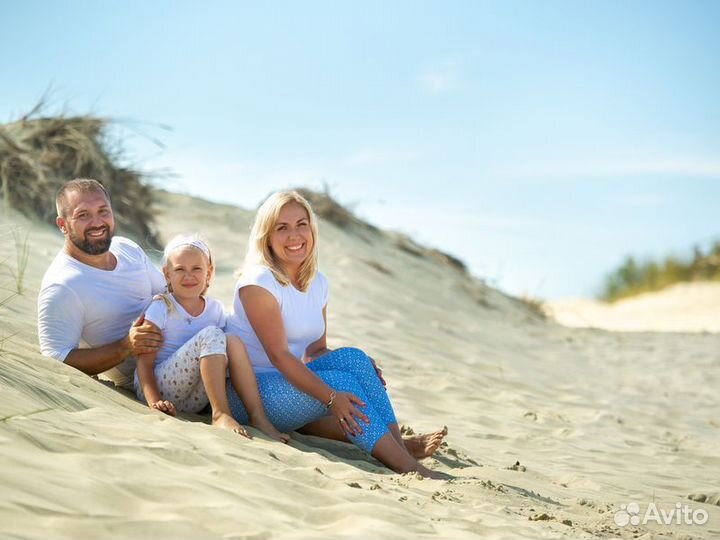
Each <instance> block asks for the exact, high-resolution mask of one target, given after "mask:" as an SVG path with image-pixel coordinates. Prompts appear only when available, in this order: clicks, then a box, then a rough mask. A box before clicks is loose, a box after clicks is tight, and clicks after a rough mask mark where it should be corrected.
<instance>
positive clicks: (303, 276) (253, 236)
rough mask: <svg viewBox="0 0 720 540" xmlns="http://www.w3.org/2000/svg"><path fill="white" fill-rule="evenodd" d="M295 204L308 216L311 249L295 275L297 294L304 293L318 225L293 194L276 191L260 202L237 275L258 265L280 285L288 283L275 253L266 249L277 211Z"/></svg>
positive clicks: (310, 277)
mask: <svg viewBox="0 0 720 540" xmlns="http://www.w3.org/2000/svg"><path fill="white" fill-rule="evenodd" d="M293 202H294V203H297V204H299V205H300V206H302V207H303V208H304V209H305V211H306V212H307V215H308V224H309V225H310V232H311V234H312V237H313V245H312V250H311V251H310V253H309V254H308V256H307V257H306V258H305V260H304V261H303V262H302V264H301V265H300V270H299V272H298V286H299V288H300V290H301V291H303V292H304V291H306V290H307V288H308V287H309V286H310V283H311V282H312V280H313V278H314V277H315V274H316V273H317V267H318V248H317V239H318V226H317V217H316V216H315V212H313V210H312V207H311V206H310V203H308V202H307V200H305V198H304V197H303V196H302V195H300V194H299V193H298V192H297V191H278V192H277V193H273V194H272V195H270V197H268V198H267V199H266V200H265V202H264V203H262V205H261V206H260V208H258V211H257V214H256V215H255V222H254V223H253V226H252V230H251V231H250V238H249V239H248V248H247V254H246V255H245V262H244V264H243V267H242V268H241V269H240V270H239V272H238V273H242V269H243V268H248V267H250V266H255V265H258V264H259V265H262V266H266V267H267V268H269V269H270V271H271V272H272V273H273V276H275V279H276V280H277V281H278V282H279V283H280V284H281V285H283V286H286V285H288V284H290V282H291V279H290V276H288V275H287V274H285V271H284V270H283V269H282V267H281V266H280V264H279V262H278V260H277V259H276V257H275V254H274V253H273V252H272V248H271V247H270V234H271V233H272V232H273V229H274V228H275V225H276V224H277V220H278V216H279V215H280V211H281V210H282V209H283V208H284V207H285V206H286V205H287V204H289V203H293Z"/></svg>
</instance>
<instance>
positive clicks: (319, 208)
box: [295, 187, 379, 232]
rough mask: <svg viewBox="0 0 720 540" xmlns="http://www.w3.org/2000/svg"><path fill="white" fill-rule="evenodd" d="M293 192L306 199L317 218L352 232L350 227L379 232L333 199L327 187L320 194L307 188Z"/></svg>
mask: <svg viewBox="0 0 720 540" xmlns="http://www.w3.org/2000/svg"><path fill="white" fill-rule="evenodd" d="M295 191H297V192H298V193H299V194H300V195H302V196H303V197H304V198H305V199H307V201H308V202H309V203H310V206H312V209H313V210H314V211H315V213H316V214H317V215H318V216H320V217H321V218H323V219H325V220H326V221H329V222H330V223H333V224H334V225H337V226H338V227H340V228H341V229H346V230H350V231H351V232H352V226H356V227H359V228H360V229H365V230H369V231H373V232H379V229H378V228H377V227H375V226H374V225H370V224H369V223H367V222H366V221H363V220H362V219H360V218H358V217H357V216H356V215H355V214H353V213H352V212H351V211H350V210H348V209H347V208H345V207H344V206H342V205H341V204H340V203H339V202H337V201H336V200H335V199H333V198H332V196H331V195H330V192H329V190H328V188H327V187H326V188H325V191H323V192H322V193H320V192H317V191H312V190H310V189H307V188H296V189H295Z"/></svg>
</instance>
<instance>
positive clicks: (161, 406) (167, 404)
mask: <svg viewBox="0 0 720 540" xmlns="http://www.w3.org/2000/svg"><path fill="white" fill-rule="evenodd" d="M150 408H151V409H156V410H158V411H160V412H164V413H165V414H167V415H169V416H175V405H173V402H172V401H168V400H167V399H160V400H158V401H154V402H153V403H151V404H150Z"/></svg>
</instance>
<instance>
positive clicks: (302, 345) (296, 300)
mask: <svg viewBox="0 0 720 540" xmlns="http://www.w3.org/2000/svg"><path fill="white" fill-rule="evenodd" d="M249 285H257V286H258V287H262V288H263V289H265V290H266V291H268V292H269V293H270V294H272V295H273V297H275V300H276V301H277V303H278V306H279V307H280V314H281V315H282V321H283V325H284V326H285V334H286V336H287V341H288V348H289V350H290V352H291V353H292V354H293V356H295V357H296V358H298V359H302V357H303V356H304V355H305V351H306V349H307V348H308V346H309V345H310V344H311V343H313V342H315V341H317V340H318V339H320V338H321V337H322V336H323V334H324V333H325V320H324V319H323V314H322V311H323V308H324V307H325V306H326V305H327V301H328V282H327V279H326V278H325V276H324V275H323V274H321V273H320V272H318V273H317V274H316V275H315V278H314V279H313V280H312V282H311V283H310V286H309V287H308V290H307V291H305V292H301V291H298V290H297V289H296V288H295V287H293V286H292V285H285V286H282V285H281V284H280V283H278V281H277V280H276V279H275V276H273V274H272V272H271V271H270V269H269V268H267V267H265V266H259V265H258V266H252V267H249V268H246V269H244V270H243V272H242V275H241V276H240V279H239V280H238V282H237V284H236V285H235V299H234V301H233V311H232V312H231V313H230V315H229V316H228V319H227V333H228V334H232V335H235V336H238V337H239V338H240V339H242V341H243V343H244V344H245V348H246V349H247V352H248V356H249V357H250V362H251V363H252V365H253V368H254V369H255V371H258V372H263V371H275V367H274V366H273V365H272V363H271V362H270V359H269V358H268V355H267V353H266V352H265V349H264V348H263V346H262V343H260V340H259V339H258V337H257V335H256V334H255V331H254V330H253V328H252V326H251V325H250V321H248V318H247V315H246V314H245V309H244V307H243V305H242V302H241V301H240V295H239V291H240V289H242V288H243V287H247V286H249Z"/></svg>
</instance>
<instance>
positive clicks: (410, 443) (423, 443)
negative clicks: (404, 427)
mask: <svg viewBox="0 0 720 540" xmlns="http://www.w3.org/2000/svg"><path fill="white" fill-rule="evenodd" d="M447 433H448V428H447V426H444V427H443V428H442V429H439V430H437V431H433V432H432V433H426V434H424V435H406V436H405V437H403V443H404V444H405V449H406V450H407V451H408V454H410V455H411V456H412V457H414V458H415V459H424V458H426V457H430V456H432V455H433V454H434V453H435V451H436V450H437V449H438V448H440V445H441V444H442V442H443V439H444V438H445V435H447Z"/></svg>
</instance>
